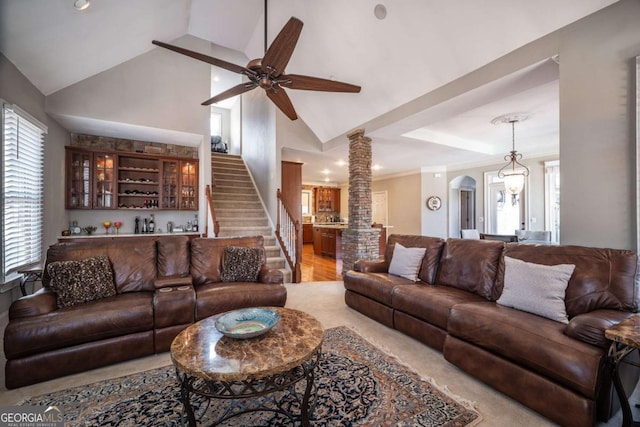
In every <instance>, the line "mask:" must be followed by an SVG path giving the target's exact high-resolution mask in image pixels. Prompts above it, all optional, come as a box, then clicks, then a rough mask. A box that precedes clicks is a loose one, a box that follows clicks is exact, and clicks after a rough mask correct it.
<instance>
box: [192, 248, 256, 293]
mask: <svg viewBox="0 0 640 427" xmlns="http://www.w3.org/2000/svg"><path fill="white" fill-rule="evenodd" d="M227 246H244V247H247V248H262V247H264V237H262V236H251V237H218V238H215V239H207V238H198V239H193V240H191V276H192V277H193V284H194V285H195V286H198V285H203V284H205V283H215V282H220V274H221V273H222V261H223V256H224V251H225V248H226V247H227ZM266 262H267V256H266V253H265V251H262V264H263V265H264V264H265V263H266Z"/></svg>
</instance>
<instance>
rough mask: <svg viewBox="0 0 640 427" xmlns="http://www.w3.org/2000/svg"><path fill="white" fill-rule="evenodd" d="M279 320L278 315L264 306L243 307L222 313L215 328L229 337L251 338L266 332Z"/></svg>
mask: <svg viewBox="0 0 640 427" xmlns="http://www.w3.org/2000/svg"><path fill="white" fill-rule="evenodd" d="M279 321H280V315H279V314H278V313H276V312H275V311H273V310H269V309H266V308H243V309H241V310H233V311H229V312H228V313H225V314H223V315H222V316H220V317H219V318H218V319H217V320H216V329H217V330H218V331H219V332H220V333H221V334H222V335H224V336H227V337H230V338H239V339H246V338H253V337H257V336H260V335H262V334H265V333H267V332H268V331H269V330H270V329H271V328H273V327H274V326H275V325H276V324H277V323H278V322H279Z"/></svg>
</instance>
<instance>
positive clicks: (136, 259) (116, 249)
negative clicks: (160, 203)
mask: <svg viewBox="0 0 640 427" xmlns="http://www.w3.org/2000/svg"><path fill="white" fill-rule="evenodd" d="M98 255H104V256H106V257H108V258H109V261H110V262H111V266H112V268H113V273H114V282H115V285H116V292H117V293H119V294H121V293H125V292H138V291H154V290H155V287H154V284H153V282H154V280H155V278H156V242H155V241H154V240H153V239H135V238H121V239H87V240H86V241H79V242H64V243H56V244H53V245H51V246H50V247H49V249H48V250H47V262H46V265H45V268H44V272H43V276H42V284H43V285H44V286H48V285H49V282H50V280H51V277H50V276H49V274H48V272H47V267H46V266H47V265H49V264H50V263H52V262H54V261H79V260H82V259H86V258H90V257H94V256H98Z"/></svg>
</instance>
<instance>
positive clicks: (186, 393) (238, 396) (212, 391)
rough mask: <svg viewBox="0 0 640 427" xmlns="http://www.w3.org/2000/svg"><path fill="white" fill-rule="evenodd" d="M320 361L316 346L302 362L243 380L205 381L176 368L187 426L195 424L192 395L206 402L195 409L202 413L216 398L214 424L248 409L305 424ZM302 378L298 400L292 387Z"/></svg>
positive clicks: (247, 411) (312, 403)
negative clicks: (278, 371)
mask: <svg viewBox="0 0 640 427" xmlns="http://www.w3.org/2000/svg"><path fill="white" fill-rule="evenodd" d="M319 360H320V348H318V349H317V351H316V352H314V354H313V355H312V356H311V357H310V358H309V359H308V360H307V361H305V362H304V363H302V364H301V365H299V366H296V367H295V368H293V369H291V370H289V371H286V372H282V373H278V374H275V375H270V376H267V377H264V378H259V379H255V380H246V381H205V380H203V379H200V378H197V377H193V376H190V375H188V374H185V373H183V372H180V371H179V370H176V373H177V376H178V380H179V382H180V391H181V397H180V399H181V401H182V404H183V406H184V411H185V413H186V419H187V422H188V424H189V426H191V427H195V426H196V414H195V411H194V407H193V405H192V397H193V396H194V395H195V396H202V397H204V398H206V399H205V400H206V402H203V404H202V405H201V406H200V408H199V409H198V412H199V413H201V414H202V415H204V414H206V413H208V412H209V407H210V406H211V403H213V402H214V401H215V400H217V401H218V402H217V403H220V408H215V410H216V411H218V413H219V415H217V417H214V418H215V420H214V421H213V422H212V423H211V424H210V425H211V426H215V425H218V424H221V423H223V422H225V421H227V420H229V419H231V418H234V417H237V416H240V415H243V414H247V413H249V412H275V413H279V414H281V415H283V416H285V417H287V418H289V419H290V420H291V421H292V422H294V423H295V421H298V420H299V421H300V423H301V425H302V426H309V422H310V418H311V415H312V414H313V410H314V409H315V403H316V393H315V384H314V378H315V374H314V371H315V368H316V366H317V365H318V362H319ZM302 380H305V382H306V384H305V387H304V393H303V394H302V399H301V398H300V397H301V396H300V393H299V392H298V390H297V389H300V388H301V387H296V385H301V383H300V382H301V381H302Z"/></svg>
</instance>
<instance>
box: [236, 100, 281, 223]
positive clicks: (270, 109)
mask: <svg viewBox="0 0 640 427" xmlns="http://www.w3.org/2000/svg"><path fill="white" fill-rule="evenodd" d="M275 114H276V107H275V106H274V105H273V104H272V103H271V101H270V100H269V98H267V96H266V95H265V93H264V91H263V90H261V89H260V90H259V89H256V90H252V91H250V92H247V93H245V94H244V95H242V157H243V158H244V161H245V163H246V164H247V167H248V168H249V171H250V172H251V175H252V176H253V179H254V180H255V183H256V187H257V190H258V193H259V194H260V197H262V200H263V202H264V203H265V206H266V208H267V213H268V214H269V217H270V218H271V220H272V222H274V219H275V218H276V215H277V202H276V191H277V189H278V186H279V185H280V174H281V167H280V153H279V150H278V149H277V147H276V118H275Z"/></svg>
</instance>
